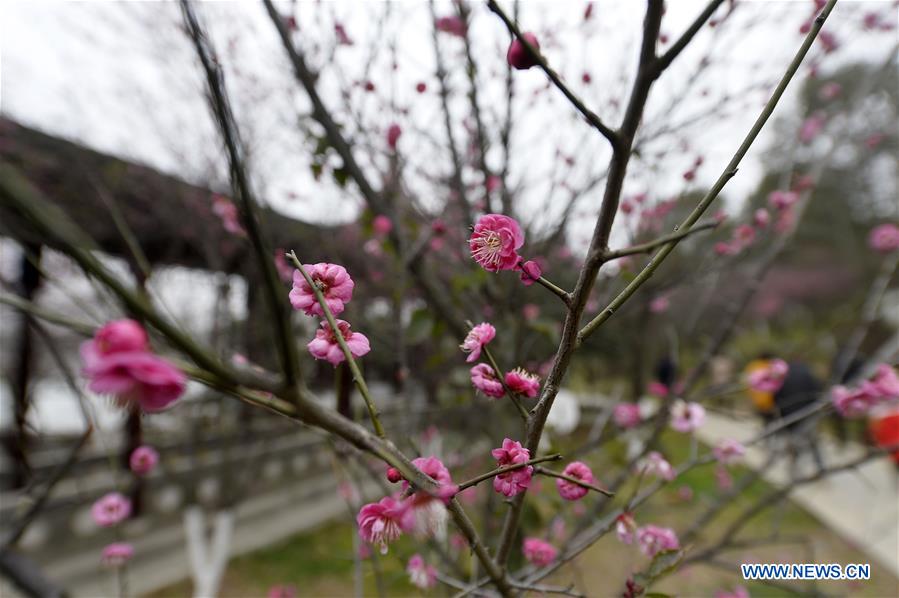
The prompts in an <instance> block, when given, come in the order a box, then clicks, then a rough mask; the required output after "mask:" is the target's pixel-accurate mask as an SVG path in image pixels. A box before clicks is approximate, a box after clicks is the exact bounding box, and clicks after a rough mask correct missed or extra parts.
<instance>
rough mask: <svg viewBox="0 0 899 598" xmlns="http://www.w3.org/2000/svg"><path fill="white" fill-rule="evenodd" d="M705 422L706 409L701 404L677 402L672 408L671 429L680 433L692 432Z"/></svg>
mask: <svg viewBox="0 0 899 598" xmlns="http://www.w3.org/2000/svg"><path fill="white" fill-rule="evenodd" d="M704 421H705V408H704V407H703V406H702V405H700V404H699V403H687V402H686V401H682V400H677V401H675V402H674V404H673V405H672V406H671V427H672V428H673V429H674V430H676V431H678V432H683V433H687V432H692V431H693V430H695V429H697V428H698V427H699V426H701V425H702V423H703V422H704Z"/></svg>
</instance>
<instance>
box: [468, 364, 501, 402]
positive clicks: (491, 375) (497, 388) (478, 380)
mask: <svg viewBox="0 0 899 598" xmlns="http://www.w3.org/2000/svg"><path fill="white" fill-rule="evenodd" d="M470 373H471V383H472V384H473V385H474V387H475V388H476V389H478V390H479V391H481V392H482V393H484V394H485V395H486V396H488V397H493V398H494V399H498V398H500V397H501V396H503V395H504V394H505V393H506V391H505V389H503V384H502V382H500V381H499V378H497V377H496V373H495V372H494V371H493V368H492V367H490V366H489V365H487V364H486V363H479V364H478V365H476V366H474V367H473V368H471V372H470Z"/></svg>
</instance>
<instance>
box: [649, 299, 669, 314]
mask: <svg viewBox="0 0 899 598" xmlns="http://www.w3.org/2000/svg"><path fill="white" fill-rule="evenodd" d="M670 306H671V301H670V300H669V299H668V297H665V296H664V295H663V296H661V297H656V298H655V299H653V300H652V301H650V302H649V311H650V312H651V313H654V314H660V313H663V312H666V311H668V308H669V307H670Z"/></svg>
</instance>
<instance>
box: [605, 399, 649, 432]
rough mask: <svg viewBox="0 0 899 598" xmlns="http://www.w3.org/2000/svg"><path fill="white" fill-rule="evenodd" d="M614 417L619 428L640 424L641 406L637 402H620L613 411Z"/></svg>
mask: <svg viewBox="0 0 899 598" xmlns="http://www.w3.org/2000/svg"><path fill="white" fill-rule="evenodd" d="M612 419H614V420H615V425H616V426H618V427H619V428H624V429H628V428H633V427H636V426H638V425H639V424H640V421H641V420H642V417H641V416H640V406H639V405H637V404H636V403H618V404H617V405H615V410H614V411H613V412H612Z"/></svg>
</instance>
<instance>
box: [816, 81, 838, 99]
mask: <svg viewBox="0 0 899 598" xmlns="http://www.w3.org/2000/svg"><path fill="white" fill-rule="evenodd" d="M842 91H843V86H842V85H840V84H839V83H837V82H836V81H831V82H829V83H825V84H824V85H822V86H821V89H820V90H819V91H818V96H819V97H820V98H821V99H822V100H832V99H834V98H836V97H837V96H839V95H840V93H842Z"/></svg>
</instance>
